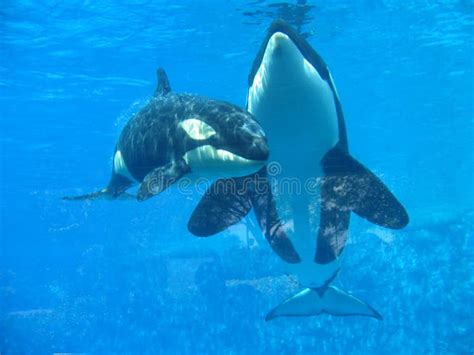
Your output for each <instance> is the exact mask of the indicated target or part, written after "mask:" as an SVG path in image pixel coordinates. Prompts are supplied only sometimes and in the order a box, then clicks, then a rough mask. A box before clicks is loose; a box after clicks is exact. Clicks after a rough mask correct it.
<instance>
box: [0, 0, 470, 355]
mask: <svg viewBox="0 0 474 355" xmlns="http://www.w3.org/2000/svg"><path fill="white" fill-rule="evenodd" d="M300 2H301V1H300ZM308 5H310V6H314V7H303V5H295V4H294V3H290V5H288V6H282V5H281V4H280V5H276V2H272V1H257V2H251V1H248V2H245V1H199V2H198V1H182V0H180V1H173V2H171V1H160V2H154V1H146V0H142V1H118V0H117V1H100V2H97V1H57V0H55V1H45V0H42V1H39V0H38V1H24V0H21V1H20V0H3V1H2V5H1V9H0V117H1V120H0V156H1V160H0V174H1V175H0V178H1V184H0V233H1V234H0V353H2V354H17V353H18V354H19V353H47V352H88V353H98V352H106V353H109V352H112V353H147V352H148V353H216V352H220V353H255V352H257V353H278V354H280V353H295V352H300V353H348V352H354V353H421V352H423V353H440V352H443V353H446V352H449V353H470V352H472V351H473V350H474V340H473V334H474V320H473V317H474V303H473V297H474V280H473V269H474V259H473V256H474V255H473V244H474V243H473V230H474V208H473V207H474V206H473V205H474V186H473V185H474V184H473V181H474V179H473V178H474V176H473V175H474V174H473V167H474V153H473V152H474V143H473V142H474V140H473V137H474V121H473V117H474V107H473V105H474V104H473V102H474V76H473V75H474V74H473V67H474V58H473V51H474V44H473V38H474V36H473V35H474V15H473V13H474V11H473V6H474V5H473V2H472V1H470V0H460V1H447V0H445V1H403V2H399V1H376V0H366V1H354V2H353V1H347V0H346V1H335V0H333V1H314V2H308ZM302 8H305V9H308V10H309V11H308V13H307V14H306V17H305V22H304V25H303V27H302V29H303V30H304V31H305V32H307V33H308V34H310V37H309V41H310V43H311V44H312V45H313V46H314V48H315V49H316V50H317V51H318V52H319V53H320V54H321V55H322V56H323V58H324V59H325V60H326V62H327V63H328V64H329V67H330V68H331V71H332V75H333V77H334V80H335V83H336V85H337V88H338V91H339V95H340V98H341V101H342V105H343V109H344V113H345V116H346V124H347V129H348V137H349V143H350V147H351V152H352V153H353V155H354V156H355V157H357V158H358V159H359V160H360V161H362V162H363V163H364V164H365V165H367V166H369V167H370V168H371V169H372V170H373V171H375V172H376V173H377V175H379V176H380V177H381V178H382V179H383V180H384V181H385V182H386V183H387V185H388V186H390V187H391V189H392V190H393V191H394V193H395V194H396V195H397V196H398V197H399V199H400V200H401V201H402V202H403V203H404V205H405V206H406V207H407V209H408V211H409V213H410V217H411V223H410V225H409V227H407V228H406V229H404V230H402V231H388V230H383V229H381V228H378V227H375V226H374V225H371V224H370V223H368V222H366V221H363V220H360V219H358V217H356V216H353V218H352V223H351V230H350V237H349V242H348V245H347V247H346V249H345V251H344V253H343V256H344V266H343V270H342V272H341V274H340V276H339V278H338V280H337V281H336V285H338V286H340V287H343V288H344V289H346V290H349V291H352V292H354V293H355V294H356V295H358V296H360V297H362V298H364V299H365V300H367V301H368V302H369V303H371V304H372V305H373V306H374V307H375V308H376V309H377V310H379V311H380V312H381V313H382V314H383V316H384V318H385V319H384V321H383V322H378V321H375V320H373V319H366V318H361V317H343V318H336V317H331V316H327V315H322V316H318V317H311V318H295V319H292V318H280V319H277V320H274V321H272V322H269V323H265V322H264V317H265V314H266V313H267V312H268V311H269V310H270V309H271V308H272V307H274V306H275V305H276V304H278V303H279V302H281V301H282V300H283V299H284V298H286V297H288V296H290V295H291V294H293V293H294V292H295V291H297V290H298V286H297V285H296V283H295V280H294V279H292V278H291V277H287V276H285V273H284V269H283V268H282V266H281V264H280V263H279V260H278V259H277V256H276V255H275V254H274V253H273V252H272V251H271V250H270V248H269V246H268V245H267V244H266V242H265V240H263V239H262V237H261V236H260V234H259V233H258V232H256V231H255V229H254V227H253V225H252V222H253V220H252V218H250V219H249V220H248V221H247V222H246V224H244V225H241V226H237V227H234V228H232V229H231V230H229V231H227V232H225V233H223V234H221V235H218V236H215V237H213V238H208V239H198V238H195V237H193V236H192V235H190V234H189V232H188V231H187V230H186V222H187V220H188V217H189V215H190V213H191V212H192V209H193V207H194V206H195V204H196V203H197V201H198V199H199V195H198V194H196V193H194V194H191V195H187V196H183V195H182V194H179V193H178V192H177V191H173V190H172V191H171V192H169V193H167V194H166V195H163V196H158V197H156V198H153V199H151V200H149V201H147V202H144V203H138V202H134V201H115V202H107V201H93V202H92V203H91V202H81V203H67V202H64V201H62V200H61V197H62V196H64V195H70V194H76V193H87V192H90V191H94V190H97V189H99V188H102V187H103V186H104V185H105V184H106V182H107V181H108V178H109V174H110V170H111V155H112V153H113V148H114V144H115V140H116V138H117V137H118V134H119V133H120V130H121V128H122V127H123V125H124V123H125V122H126V121H127V120H128V119H129V118H130V117H131V115H132V114H133V113H134V112H136V111H137V110H138V109H139V108H140V107H141V106H143V105H144V104H145V103H146V101H147V99H148V98H149V97H150V95H151V94H152V92H153V90H154V87H155V70H156V68H157V67H158V66H162V67H164V68H165V69H166V70H167V72H168V75H169V78H170V81H171V85H172V88H173V89H174V90H176V91H180V92H182V91H185V92H192V93H199V94H202V95H207V96H210V97H213V98H218V99H223V100H227V101H231V102H233V103H236V104H238V105H241V106H243V105H244V104H245V97H246V90H247V75H248V73H249V71H250V68H251V64H252V62H253V59H254V57H255V55H256V53H257V51H258V49H259V47H260V43H261V41H262V40H263V38H264V35H265V32H266V29H267V27H268V25H269V24H270V22H271V20H272V19H273V18H275V17H278V16H279V17H284V18H287V19H288V20H289V21H290V22H292V23H293V24H295V22H297V19H295V18H296V17H295V16H293V15H294V14H295V13H298V11H299V10H301V9H302ZM292 153H293V152H291V150H289V154H292ZM252 232H253V233H252Z"/></svg>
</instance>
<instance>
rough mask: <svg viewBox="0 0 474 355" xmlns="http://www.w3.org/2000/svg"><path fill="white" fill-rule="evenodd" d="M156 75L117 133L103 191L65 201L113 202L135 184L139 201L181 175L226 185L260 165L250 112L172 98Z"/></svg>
mask: <svg viewBox="0 0 474 355" xmlns="http://www.w3.org/2000/svg"><path fill="white" fill-rule="evenodd" d="M157 75H158V85H157V88H156V91H155V94H154V96H153V97H152V98H151V100H150V101H149V102H148V104H147V105H146V106H145V107H143V108H142V109H141V110H140V111H139V112H138V113H137V114H136V115H135V116H133V117H132V118H131V119H130V121H129V122H128V123H127V124H126V126H125V127H124V129H123V130H122V132H121V134H120V137H119V139H118V142H117V144H116V147H115V151H114V156H113V169H112V176H111V178H110V181H109V183H108V185H107V187H106V188H104V189H102V190H100V191H97V192H93V193H90V194H86V195H81V196H69V197H64V199H65V200H88V199H96V198H110V199H116V198H119V197H120V196H123V195H124V194H125V192H126V190H127V189H128V188H130V187H131V186H132V185H134V184H139V188H138V192H137V196H136V198H137V199H138V200H140V201H143V200H146V199H148V198H150V197H152V196H153V195H156V194H159V193H160V192H162V191H163V190H165V189H166V188H168V187H169V186H171V185H172V184H173V183H175V182H176V181H178V180H179V179H180V178H182V177H183V176H185V175H187V176H190V177H191V178H193V177H194V178H206V179H211V180H212V181H215V180H217V179H221V180H217V181H225V179H226V178H232V177H243V176H245V175H248V174H252V173H254V172H255V171H258V170H259V169H261V168H262V166H264V164H265V162H266V160H267V158H268V155H269V151H268V144H267V140H266V137H265V133H264V131H263V130H262V128H261V126H260V125H259V124H258V122H257V121H256V120H255V119H254V117H253V116H252V115H251V114H250V113H248V112H247V111H245V110H243V109H241V108H239V107H237V106H235V105H233V104H230V103H227V102H223V101H217V100H212V99H209V98H206V97H203V96H198V95H192V94H179V93H173V92H172V91H171V88H170V84H169V81H168V78H167V76H166V73H165V72H164V70H163V69H158V71H157ZM213 186H214V185H211V187H213ZM214 190H215V189H214ZM201 212H204V213H206V214H207V211H204V210H202V209H201ZM206 218H207V217H206ZM209 218H212V216H211V217H209Z"/></svg>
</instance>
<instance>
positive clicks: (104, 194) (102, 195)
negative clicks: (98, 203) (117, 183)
mask: <svg viewBox="0 0 474 355" xmlns="http://www.w3.org/2000/svg"><path fill="white" fill-rule="evenodd" d="M62 199H63V200H64V201H86V200H97V199H107V200H111V199H113V196H112V195H111V194H110V193H109V191H108V190H107V189H102V190H100V191H95V192H92V193H90V194H85V195H78V196H64V197H63V198H62Z"/></svg>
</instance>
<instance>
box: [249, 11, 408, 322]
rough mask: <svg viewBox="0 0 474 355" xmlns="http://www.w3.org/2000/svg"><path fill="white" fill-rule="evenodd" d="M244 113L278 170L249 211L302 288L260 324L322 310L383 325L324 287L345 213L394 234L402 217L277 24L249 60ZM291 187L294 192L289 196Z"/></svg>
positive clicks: (305, 55) (290, 34)
mask: <svg viewBox="0 0 474 355" xmlns="http://www.w3.org/2000/svg"><path fill="white" fill-rule="evenodd" d="M247 109H248V111H249V112H250V113H252V114H253V115H254V116H255V117H256V118H257V119H258V120H259V122H260V123H261V125H262V127H263V129H264V130H265V132H266V135H267V138H268V142H269V147H270V161H272V162H275V164H277V167H278V169H276V170H278V171H277V172H276V173H275V172H274V171H273V172H272V171H271V169H270V168H269V169H268V172H267V171H265V170H264V169H263V170H261V171H260V172H259V173H258V174H257V175H259V176H260V178H261V179H260V181H262V179H263V181H265V179H266V182H263V185H264V186H265V184H266V186H267V187H269V188H268V189H262V191H263V192H261V193H258V191H257V193H256V194H255V195H254V196H253V197H251V200H252V205H253V207H254V208H255V212H256V216H257V219H258V220H259V223H260V227H261V228H262V230H263V232H264V234H265V236H266V238H267V239H268V240H269V241H270V242H271V245H272V247H273V249H274V250H275V251H276V252H277V253H278V254H279V256H280V257H281V258H282V259H283V260H284V261H285V262H286V265H287V266H288V269H289V272H290V273H292V274H295V275H297V277H298V279H299V283H300V284H301V285H302V286H303V287H305V289H304V290H303V291H301V292H300V293H298V294H296V295H294V296H293V297H291V298H289V299H288V300H286V301H285V302H283V303H282V304H280V305H279V306H277V307H276V308H275V309H273V310H272V311H271V312H270V313H269V314H268V315H267V318H266V319H267V320H270V319H273V318H276V317H280V316H307V315H317V314H321V313H329V314H333V315H363V316H370V317H374V318H377V319H381V315H380V314H379V313H378V312H377V311H376V310H374V309H373V308H372V307H371V306H370V305H368V304H367V303H366V302H364V301H362V300H360V299H358V298H356V297H354V296H351V295H350V294H348V293H346V292H345V291H342V290H340V289H338V288H336V287H334V286H331V283H332V281H333V280H334V279H335V278H336V277H337V274H338V272H339V269H340V265H341V258H340V255H341V252H342V250H343V248H344V246H345V242H346V238H347V233H348V228H349V220H350V215H351V212H354V213H356V214H357V215H359V216H360V217H362V218H365V219H367V220H368V221H370V222H372V223H375V224H377V225H379V226H383V227H386V228H392V229H400V228H403V227H405V226H406V225H407V224H408V215H407V213H406V211H405V209H404V207H403V206H402V205H401V204H400V202H399V201H398V200H397V199H396V198H395V196H394V195H393V194H392V193H391V192H390V191H389V189H388V188H387V187H386V186H385V185H384V184H383V183H382V181H381V180H380V179H379V178H378V177H377V176H376V175H374V174H373V173H372V172H371V171H370V170H368V169H367V168H366V167H365V166H364V165H363V164H361V163H360V162H358V161H357V160H356V159H355V158H354V157H352V156H351V155H350V153H349V146H348V140H347V134H346V128H345V123H344V116H343V112H342V108H341V103H340V101H339V97H338V93H337V90H336V87H335V85H334V82H333V79H332V77H331V73H330V71H329V69H328V67H327V65H326V64H325V62H324V61H323V59H322V58H321V57H320V56H319V55H318V53H316V51H315V50H314V49H313V48H312V47H311V46H310V45H309V44H308V42H307V41H306V40H305V39H303V38H302V37H301V36H300V35H299V34H298V33H297V32H296V31H294V30H293V29H292V28H291V27H290V26H289V25H287V24H286V23H285V22H284V21H281V20H277V21H275V22H274V23H273V24H272V25H271V27H270V28H269V30H268V33H267V36H266V38H265V40H264V41H263V44H262V46H261V49H260V52H259V53H258V55H257V57H256V59H255V61H254V64H253V68H252V70H251V73H250V75H249V89H248V96H247ZM269 167H270V165H269ZM292 181H293V182H296V184H295V185H293V186H294V190H293V191H288V188H287V187H288V182H292ZM285 182H286V184H285ZM260 185H261V186H262V182H260ZM298 186H299V189H298ZM285 189H286V190H285ZM278 244H279V245H280V246H282V245H283V246H284V247H275V245H278Z"/></svg>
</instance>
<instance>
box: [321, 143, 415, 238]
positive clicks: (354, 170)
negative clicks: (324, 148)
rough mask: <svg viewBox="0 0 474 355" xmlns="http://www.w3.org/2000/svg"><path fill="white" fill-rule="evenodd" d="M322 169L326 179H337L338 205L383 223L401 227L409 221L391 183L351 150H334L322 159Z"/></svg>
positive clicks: (390, 226) (379, 223)
mask: <svg viewBox="0 0 474 355" xmlns="http://www.w3.org/2000/svg"><path fill="white" fill-rule="evenodd" d="M323 169H324V171H325V173H326V179H334V180H335V186H336V185H337V186H336V187H335V195H337V197H336V198H337V201H336V203H337V204H338V205H340V206H344V207H345V208H347V209H350V210H352V211H354V212H355V213H357V214H358V215H359V216H360V217H362V218H365V219H367V220H368V221H370V222H372V223H375V224H377V225H379V226H382V227H386V228H392V229H400V228H403V227H405V226H406V225H407V224H408V221H409V218H408V214H407V212H406V210H405V208H404V207H403V206H402V204H401V203H400V202H399V201H398V200H397V198H396V197H395V196H394V195H393V194H392V193H391V192H390V190H389V189H388V187H387V186H385V184H384V183H383V182H382V181H381V180H380V179H379V178H378V177H377V176H375V174H374V173H372V172H371V171H370V170H369V169H367V168H366V167H365V166H364V165H362V164H361V163H360V162H358V161H357V160H356V159H354V158H353V157H352V156H350V155H349V154H347V153H345V152H342V151H340V150H338V149H337V148H335V149H333V150H331V151H330V152H329V153H328V154H327V155H326V157H325V158H324V159H323ZM333 185H334V184H333Z"/></svg>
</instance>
